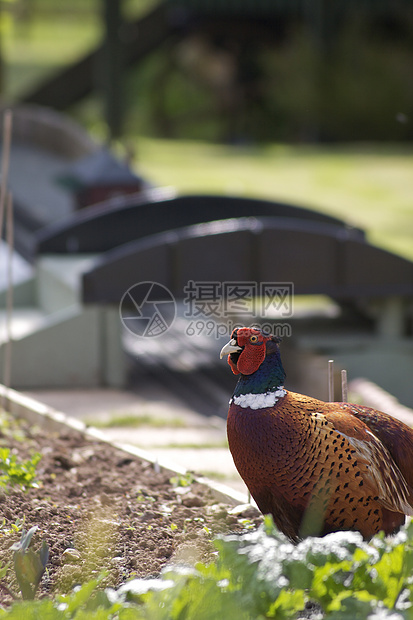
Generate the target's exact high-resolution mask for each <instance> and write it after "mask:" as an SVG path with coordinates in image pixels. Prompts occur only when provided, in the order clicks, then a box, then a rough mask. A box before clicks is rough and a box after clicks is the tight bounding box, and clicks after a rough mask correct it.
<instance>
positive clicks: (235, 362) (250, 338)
mask: <svg viewBox="0 0 413 620" xmlns="http://www.w3.org/2000/svg"><path fill="white" fill-rule="evenodd" d="M233 336H234V337H235V338H236V340H237V344H238V346H240V347H242V351H241V353H236V354H230V355H228V364H229V365H230V366H231V370H232V372H233V373H234V375H239V374H243V375H251V374H252V373H254V372H255V371H256V370H258V368H259V367H260V366H261V364H262V362H263V361H264V359H265V343H266V339H265V337H263V335H262V334H261V332H259V331H258V330H255V329H251V328H245V327H244V328H240V329H237V330H236V333H233Z"/></svg>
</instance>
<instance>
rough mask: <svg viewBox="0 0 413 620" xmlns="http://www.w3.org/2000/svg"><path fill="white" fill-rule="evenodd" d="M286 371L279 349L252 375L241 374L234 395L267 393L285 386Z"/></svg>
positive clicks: (267, 357)
mask: <svg viewBox="0 0 413 620" xmlns="http://www.w3.org/2000/svg"><path fill="white" fill-rule="evenodd" d="M284 381H285V372H284V368H283V365H282V362H281V357H280V353H279V351H278V350H277V351H275V352H274V353H272V354H271V355H267V356H266V358H265V359H264V361H263V363H262V364H261V366H260V367H259V368H258V370H256V371H255V372H254V373H253V374H252V375H240V377H239V379H238V383H237V385H236V386H235V390H234V396H240V395H241V394H266V393H268V392H275V391H277V390H279V389H280V388H281V387H283V386H284Z"/></svg>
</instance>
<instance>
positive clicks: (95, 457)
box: [0, 418, 261, 602]
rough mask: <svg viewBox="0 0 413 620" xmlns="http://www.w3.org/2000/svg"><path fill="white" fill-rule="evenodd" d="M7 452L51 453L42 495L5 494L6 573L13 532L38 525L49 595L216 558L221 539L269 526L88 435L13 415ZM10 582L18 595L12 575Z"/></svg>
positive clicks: (41, 478) (1, 442)
mask: <svg viewBox="0 0 413 620" xmlns="http://www.w3.org/2000/svg"><path fill="white" fill-rule="evenodd" d="M0 446H1V447H7V448H10V449H11V451H12V453H13V454H16V455H17V457H18V459H21V460H25V459H28V458H30V457H31V456H32V455H33V454H34V453H35V452H39V453H40V454H41V455H42V458H41V460H40V463H39V464H38V465H37V479H38V482H39V488H30V489H28V490H26V491H22V490H20V489H11V490H9V489H5V490H4V491H0V513H1V515H2V519H3V525H2V527H1V528H0V566H3V565H4V564H6V563H7V562H8V561H10V560H11V559H12V552H11V551H10V546H11V545H12V544H13V543H14V542H16V541H17V540H19V539H20V537H21V532H20V531H13V525H14V529H16V523H17V526H18V527H20V524H21V521H22V520H23V519H24V525H23V527H24V529H26V530H28V529H29V528H31V527H32V526H34V525H36V526H38V528H39V529H38V531H37V532H36V535H35V537H34V539H33V542H32V547H33V548H34V549H36V548H37V547H38V546H40V544H41V542H42V540H43V539H45V540H46V542H47V544H48V545H49V548H50V557H49V562H48V565H47V571H46V573H45V575H44V577H43V579H42V583H41V586H40V589H39V595H40V596H42V595H44V594H46V593H50V592H56V591H58V592H67V591H69V590H70V589H71V588H72V587H73V586H74V585H76V584H77V583H81V582H83V581H85V580H87V579H90V578H91V577H93V576H97V575H98V574H100V573H101V572H102V571H103V570H105V571H107V577H106V578H105V580H104V582H103V585H104V586H107V585H110V586H113V587H116V586H119V585H120V584H122V583H123V582H125V581H126V580H127V579H129V578H132V577H150V576H155V575H158V574H159V572H160V571H161V569H162V568H163V567H164V566H165V564H167V563H169V562H171V561H172V562H179V561H185V562H188V561H189V562H192V563H193V562H194V561H196V560H202V561H205V560H208V559H209V558H211V559H212V557H213V552H214V550H213V545H212V543H211V540H212V538H213V537H214V536H215V535H216V534H218V533H228V532H230V531H232V532H241V531H243V530H244V529H245V526H246V525H247V527H252V526H253V525H258V524H259V522H260V521H261V517H260V516H259V515H258V512H257V511H255V509H253V508H252V507H249V508H247V509H246V511H243V512H241V513H240V514H237V515H234V514H230V510H231V509H232V506H231V505H230V504H229V503H228V504H226V503H222V502H219V501H217V499H216V497H215V496H214V493H213V492H212V490H211V489H209V488H208V487H205V486H204V485H201V484H199V483H197V482H194V481H192V482H191V481H189V482H190V484H188V486H179V483H184V484H186V483H187V482H188V480H187V479H185V480H180V479H179V478H176V479H174V478H173V477H171V474H170V473H169V472H165V471H161V472H160V473H156V472H155V471H154V468H153V466H152V465H151V464H149V463H146V462H144V461H141V460H140V459H138V458H135V457H133V456H129V455H128V454H126V453H124V452H122V451H120V450H117V449H115V448H114V447H112V446H111V445H109V444H106V443H104V442H99V441H91V440H89V439H88V438H86V437H85V436H84V435H82V434H81V433H77V432H72V431H70V432H67V433H64V434H57V433H49V432H45V431H44V430H42V429H39V428H33V427H30V426H29V425H28V424H27V422H24V421H19V422H18V423H17V424H16V422H14V421H11V422H10V420H9V421H6V418H4V424H3V425H2V429H1V430H0ZM19 520H20V521H19ZM5 583H6V585H7V586H8V587H10V588H11V589H12V590H13V591H15V592H17V591H18V589H17V585H16V583H15V581H14V576H13V570H12V569H10V570H9V571H8V575H7V577H6V580H5ZM0 597H1V598H2V599H3V600H4V599H5V598H6V599H7V595H4V594H3V593H2V592H0ZM4 602H6V601H5V600H4Z"/></svg>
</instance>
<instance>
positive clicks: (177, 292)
mask: <svg viewBox="0 0 413 620" xmlns="http://www.w3.org/2000/svg"><path fill="white" fill-rule="evenodd" d="M191 280H193V281H198V282H268V283H280V282H291V283H293V285H294V292H295V293H296V294H324V295H329V296H331V297H334V298H336V299H338V300H343V301H345V300H351V299H354V298H356V297H357V298H358V297H385V296H388V295H400V296H408V297H412V296H413V263H412V262H410V261H408V260H406V259H404V258H401V257H399V256H396V255H393V254H391V253H389V252H386V251H385V250H381V249H379V248H376V247H374V246H371V245H369V244H368V243H366V242H365V241H363V240H360V239H354V238H353V237H352V236H351V235H350V234H348V233H346V231H345V230H343V229H342V228H339V227H337V226H334V225H331V224H326V223H324V224H320V223H318V222H303V221H302V220H300V219H295V220H294V219H292V218H274V217H259V218H255V217H250V218H233V219H229V220H220V221H215V222H209V223H202V224H198V225H195V226H190V227H186V228H183V229H178V230H172V231H168V232H164V233H160V234H157V235H153V236H149V237H146V238H145V239H141V240H138V241H134V242H131V243H129V244H126V245H125V246H122V247H120V248H116V249H114V250H112V251H110V252H108V253H106V254H104V255H102V256H101V257H100V259H98V261H97V263H96V264H95V267H94V268H93V269H92V270H91V271H89V272H87V273H85V274H84V275H83V282H82V286H83V289H82V296H83V301H84V302H85V303H107V304H118V303H119V301H120V300H121V298H122V296H123V294H124V293H125V291H127V290H128V289H129V288H130V287H131V286H133V285H134V284H137V283H139V282H143V281H152V282H158V283H160V284H162V285H164V286H165V287H167V288H168V289H169V290H170V291H171V292H172V294H173V295H174V296H175V297H176V298H182V297H184V289H185V286H186V285H187V283H188V282H189V281H191Z"/></svg>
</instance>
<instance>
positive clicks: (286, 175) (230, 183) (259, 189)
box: [134, 137, 413, 259]
mask: <svg viewBox="0 0 413 620" xmlns="http://www.w3.org/2000/svg"><path fill="white" fill-rule="evenodd" d="M134 143H135V144H136V151H137V153H138V161H137V168H138V169H139V171H140V172H141V174H143V175H144V176H146V177H147V178H148V179H150V180H151V181H152V182H154V183H155V184H157V185H171V186H173V187H175V188H176V189H177V191H178V192H181V193H188V192H210V193H214V194H215V193H216V194H227V195H240V196H246V197H247V196H248V197H257V198H268V199H273V200H281V201H283V200H285V201H290V202H293V203H295V204H298V205H302V206H307V207H310V208H314V209H317V210H319V211H323V212H325V213H329V214H331V215H334V216H337V217H340V218H342V219H344V220H346V221H348V222H349V223H351V224H353V225H356V226H359V227H361V228H363V229H365V230H366V232H367V233H368V240H369V241H370V243H372V244H374V245H378V246H380V247H382V248H385V249H387V250H389V251H392V252H396V253H398V254H401V255H403V256H406V257H407V258H410V259H413V243H412V239H413V149H412V148H411V147H409V146H400V147H399V146H397V145H396V146H383V145H377V146H375V145H371V146H343V147H341V146H336V147H324V146H318V147H313V146H288V145H271V146H265V147H255V148H237V147H228V146H220V145H214V144H206V143H201V142H182V141H180V142H179V141H168V140H159V139H152V138H143V137H141V138H135V139H134Z"/></svg>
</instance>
